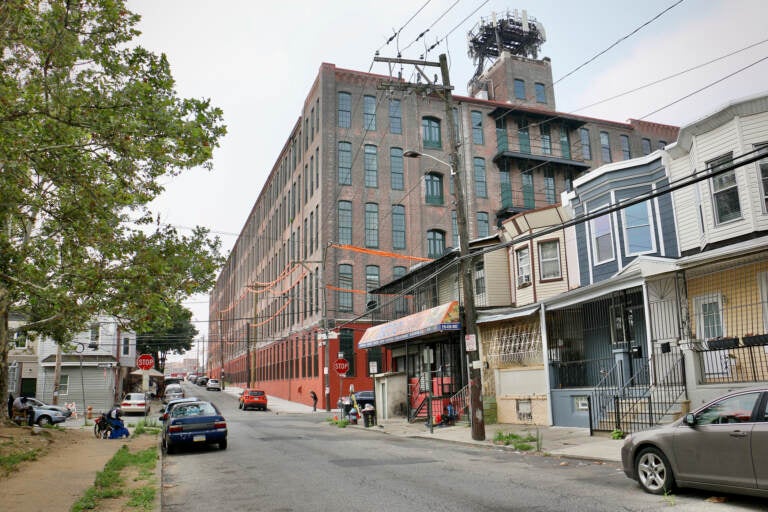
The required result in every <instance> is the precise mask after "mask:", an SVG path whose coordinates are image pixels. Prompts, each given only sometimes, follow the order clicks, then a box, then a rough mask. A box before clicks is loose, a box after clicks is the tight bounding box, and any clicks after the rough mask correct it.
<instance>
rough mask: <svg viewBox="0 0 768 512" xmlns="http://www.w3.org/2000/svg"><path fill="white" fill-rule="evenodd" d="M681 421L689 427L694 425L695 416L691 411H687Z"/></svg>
mask: <svg viewBox="0 0 768 512" xmlns="http://www.w3.org/2000/svg"><path fill="white" fill-rule="evenodd" d="M683 423H685V424H686V425H688V426H689V427H693V426H695V425H696V416H695V415H694V414H693V413H692V412H689V413H688V414H686V415H685V417H684V418H683Z"/></svg>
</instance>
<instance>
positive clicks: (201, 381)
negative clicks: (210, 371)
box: [195, 375, 208, 386]
mask: <svg viewBox="0 0 768 512" xmlns="http://www.w3.org/2000/svg"><path fill="white" fill-rule="evenodd" d="M195 384H197V385H198V386H205V385H206V384H208V377H206V376H205V375H201V376H200V377H198V378H197V379H196V380H195Z"/></svg>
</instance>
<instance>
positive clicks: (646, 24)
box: [553, 0, 684, 85]
mask: <svg viewBox="0 0 768 512" xmlns="http://www.w3.org/2000/svg"><path fill="white" fill-rule="evenodd" d="M683 1H684V0H678V1H677V2H675V3H674V4H672V5H670V6H669V7H667V8H666V9H664V10H663V11H661V12H660V13H659V14H657V15H656V16H654V17H653V18H651V19H650V20H648V21H646V22H645V23H643V24H642V25H640V26H639V27H637V28H636V29H635V30H633V31H632V32H630V33H629V34H627V35H625V36H624V37H621V38H620V39H619V40H618V41H616V42H615V43H613V44H612V45H611V46H609V47H608V48H606V49H605V50H603V51H601V52H599V53H597V54H596V55H594V56H593V57H591V58H589V59H588V60H587V61H586V62H584V63H582V64H580V65H578V66H576V67H575V68H574V69H572V70H571V71H569V72H568V73H566V74H565V75H564V76H562V77H560V78H558V79H557V80H555V82H554V83H553V85H557V84H558V83H559V82H561V81H563V80H565V79H566V78H568V77H569V76H571V75H572V74H574V73H575V72H577V71H578V70H580V69H581V68H583V67H584V66H586V65H587V64H589V63H590V62H593V61H594V60H595V59H597V58H598V57H600V56H601V55H603V54H604V53H606V52H608V51H609V50H611V49H612V48H614V47H615V46H617V45H618V44H620V43H621V42H622V41H624V40H626V39H628V38H629V37H631V36H633V35H634V34H636V33H637V32H639V31H640V30H642V29H643V28H645V27H646V26H648V25H650V24H651V23H653V22H654V21H656V20H657V19H659V18H660V17H662V16H663V15H664V14H666V13H667V12H669V11H671V10H672V9H674V8H675V7H677V6H678V5H680V4H681V3H683Z"/></svg>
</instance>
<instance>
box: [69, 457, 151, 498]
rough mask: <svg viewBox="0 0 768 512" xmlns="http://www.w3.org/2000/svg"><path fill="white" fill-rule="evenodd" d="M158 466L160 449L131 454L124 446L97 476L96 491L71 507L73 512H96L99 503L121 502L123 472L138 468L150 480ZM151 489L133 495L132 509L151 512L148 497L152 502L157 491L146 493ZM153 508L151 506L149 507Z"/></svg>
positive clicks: (90, 490) (133, 492)
mask: <svg viewBox="0 0 768 512" xmlns="http://www.w3.org/2000/svg"><path fill="white" fill-rule="evenodd" d="M156 464H157V447H152V448H148V449H146V450H143V451H140V452H137V453H131V451H130V450H128V446H127V445H123V446H121V447H120V449H119V450H118V451H117V453H115V455H114V457H112V459H110V461H109V462H107V464H106V466H104V471H100V472H99V473H98V474H97V475H96V480H95V481H94V483H93V487H91V488H90V489H88V490H87V491H86V492H85V495H83V497H82V498H80V499H79V500H77V502H75V504H74V505H72V509H71V510H72V512H80V511H83V510H94V509H97V508H98V504H99V501H100V500H105V499H110V498H119V497H121V496H123V495H124V494H125V489H124V488H125V481H124V479H123V477H122V475H121V473H122V471H123V470H124V469H125V468H127V467H128V466H136V467H137V468H138V470H139V473H140V475H141V476H140V478H141V477H146V478H148V477H149V476H150V475H151V473H152V471H153V470H154V468H155V465H156ZM149 487H151V486H145V487H142V488H140V489H137V490H136V491H141V492H140V493H136V491H131V493H130V499H129V506H135V507H139V508H142V509H143V510H148V509H147V508H146V496H149V495H150V494H151V496H152V500H154V495H155V489H154V488H151V489H149V490H145V489H147V488H149ZM134 500H135V501H136V503H138V505H130V502H131V501H134ZM150 507H151V505H150Z"/></svg>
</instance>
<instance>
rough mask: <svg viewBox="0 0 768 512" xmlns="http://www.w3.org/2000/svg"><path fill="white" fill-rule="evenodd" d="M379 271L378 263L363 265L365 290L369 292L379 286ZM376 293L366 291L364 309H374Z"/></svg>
mask: <svg viewBox="0 0 768 512" xmlns="http://www.w3.org/2000/svg"><path fill="white" fill-rule="evenodd" d="M379 282H380V271H379V267H378V265H366V266H365V291H366V292H370V291H371V290H375V289H376V288H378V287H379ZM377 302H378V301H377V300H376V295H372V294H371V293H367V295H366V299H365V307H366V309H374V308H375V307H376V304H377Z"/></svg>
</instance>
